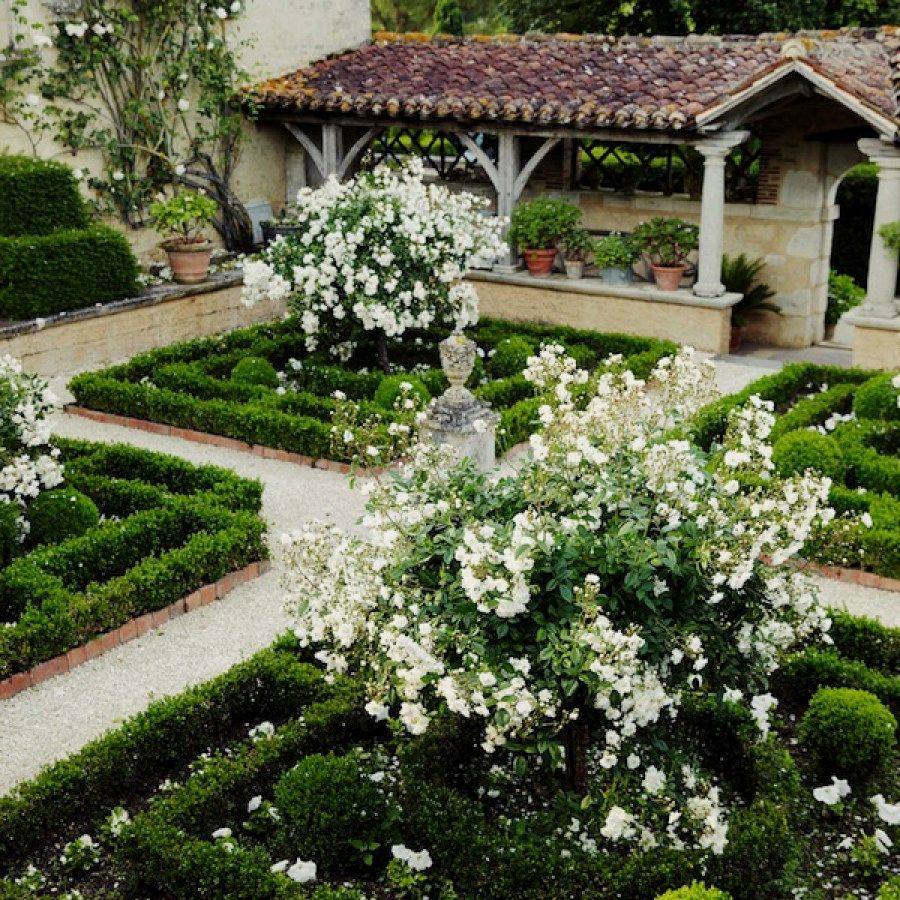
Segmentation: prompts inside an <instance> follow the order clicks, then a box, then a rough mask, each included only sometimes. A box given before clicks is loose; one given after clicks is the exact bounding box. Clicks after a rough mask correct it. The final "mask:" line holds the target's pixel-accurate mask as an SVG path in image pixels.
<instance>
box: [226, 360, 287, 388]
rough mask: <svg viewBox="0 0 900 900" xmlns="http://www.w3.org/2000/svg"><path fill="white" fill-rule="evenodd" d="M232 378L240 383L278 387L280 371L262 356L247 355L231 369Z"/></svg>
mask: <svg viewBox="0 0 900 900" xmlns="http://www.w3.org/2000/svg"><path fill="white" fill-rule="evenodd" d="M231 380H232V381H237V382H239V383H240V384H258V385H261V386H262V387H270V388H274V387H278V373H277V372H276V371H275V366H273V365H272V363H270V362H269V361H268V360H267V359H263V358H262V357H261V356H245V357H244V358H243V359H242V360H241V361H240V362H239V363H238V364H237V365H236V366H235V367H234V368H233V369H232V370H231Z"/></svg>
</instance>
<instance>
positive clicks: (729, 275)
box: [722, 253, 781, 353]
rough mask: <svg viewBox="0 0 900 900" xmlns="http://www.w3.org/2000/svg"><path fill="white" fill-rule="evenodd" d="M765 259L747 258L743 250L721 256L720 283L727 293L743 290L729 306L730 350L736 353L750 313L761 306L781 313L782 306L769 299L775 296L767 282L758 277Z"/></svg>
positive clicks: (758, 309) (738, 292)
mask: <svg viewBox="0 0 900 900" xmlns="http://www.w3.org/2000/svg"><path fill="white" fill-rule="evenodd" d="M764 266H765V262H764V261H763V260H761V259H749V258H748V257H747V255H746V254H745V253H741V254H740V255H739V256H735V257H730V256H728V254H727V253H726V254H725V255H724V256H723V257H722V284H724V285H725V290H726V291H728V293H730V294H743V297H742V298H741V300H740V301H739V302H738V303H737V305H736V306H734V307H732V309H731V341H730V344H729V350H730V351H731V352H732V353H735V352H736V351H737V350H740V348H741V345H742V344H743V343H744V338H745V336H746V333H747V323H748V322H749V320H750V319H751V318H752V317H753V314H754V313H756V312H759V311H761V310H767V311H768V312H774V313H778V314H779V315H781V310H780V309H779V308H778V307H777V306H776V305H775V304H774V303H770V302H769V301H770V300H771V299H772V298H773V297H774V296H775V291H773V290H772V289H771V288H770V287H769V286H768V285H767V284H765V283H763V282H761V281H760V280H759V273H760V272H761V271H762V270H763V267H764Z"/></svg>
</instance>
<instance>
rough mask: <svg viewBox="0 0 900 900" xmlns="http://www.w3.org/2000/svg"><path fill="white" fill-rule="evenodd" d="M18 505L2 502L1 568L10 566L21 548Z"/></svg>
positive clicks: (20, 512) (0, 517)
mask: <svg viewBox="0 0 900 900" xmlns="http://www.w3.org/2000/svg"><path fill="white" fill-rule="evenodd" d="M21 515H22V509H21V507H20V506H19V505H18V504H17V503H11V502H10V501H8V500H7V501H6V502H3V501H0V568H3V567H4V566H8V565H9V564H10V562H11V561H12V558H13V556H15V553H16V550H18V548H19V516H21Z"/></svg>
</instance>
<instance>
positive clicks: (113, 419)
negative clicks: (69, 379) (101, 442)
mask: <svg viewBox="0 0 900 900" xmlns="http://www.w3.org/2000/svg"><path fill="white" fill-rule="evenodd" d="M65 411H66V412H67V413H71V414H72V415H75V416H81V417H82V418H84V419H91V420H92V421H94V422H103V423H105V424H107V425H121V426H122V427H124V428H135V429H137V430H138V431H149V432H150V434H162V435H165V436H167V437H176V438H181V439H182V440H184V441H192V442H193V443H195V444H206V445H208V446H210V447H223V448H224V449H226V450H237V451H238V452H240V453H251V454H252V455H253V456H259V457H262V458H263V459H277V460H279V461H280V462H289V463H294V464H296V465H298V466H308V467H310V468H314V469H325V470H327V471H329V472H339V473H341V474H342V475H349V474H350V473H351V471H352V470H353V467H352V466H351V465H350V464H349V463H342V462H335V461H334V460H331V459H316V458H315V457H312V456H304V455H303V454H302V453H291V452H290V451H289V450H278V449H276V448H275V447H264V446H263V445H262V444H248V443H247V442H246V441H238V440H235V439H234V438H229V437H223V436H222V435H220V434H210V433H209V432H207V431H194V430H193V429H191V428H179V427H178V426H176V425H164V424H163V423H161V422H150V421H148V420H146V419H135V418H132V417H131V416H119V415H116V414H115V413H105V412H99V411H98V410H96V409H87V408H86V407H84V406H77V405H74V404H73V405H71V406H67V407H66V409H65ZM389 468H390V467H389V466H373V467H372V468H368V469H356V470H353V471H355V473H356V474H357V475H360V476H362V477H366V476H371V477H374V476H377V475H383V474H384V473H385V472H387V471H388V469H389Z"/></svg>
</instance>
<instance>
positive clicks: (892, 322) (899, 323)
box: [844, 314, 900, 331]
mask: <svg viewBox="0 0 900 900" xmlns="http://www.w3.org/2000/svg"><path fill="white" fill-rule="evenodd" d="M844 321H845V322H848V323H849V324H850V325H854V326H857V327H859V328H871V329H872V330H873V331H900V315H898V316H894V317H893V318H890V319H882V318H880V317H879V318H876V317H875V316H867V315H853V314H851V315H848V316H846V317H845V318H844Z"/></svg>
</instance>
